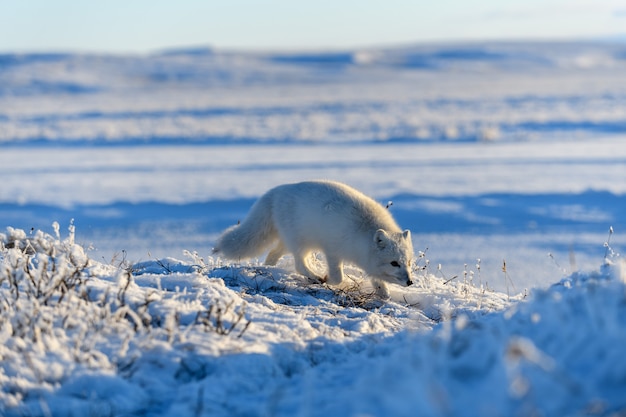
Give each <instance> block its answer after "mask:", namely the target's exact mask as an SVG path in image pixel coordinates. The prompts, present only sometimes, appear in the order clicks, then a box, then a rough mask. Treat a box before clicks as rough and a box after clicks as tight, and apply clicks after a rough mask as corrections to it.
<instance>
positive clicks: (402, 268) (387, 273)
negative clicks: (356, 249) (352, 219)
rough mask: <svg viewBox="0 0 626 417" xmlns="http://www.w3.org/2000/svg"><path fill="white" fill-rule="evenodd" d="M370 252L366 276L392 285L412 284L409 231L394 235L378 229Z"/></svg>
mask: <svg viewBox="0 0 626 417" xmlns="http://www.w3.org/2000/svg"><path fill="white" fill-rule="evenodd" d="M371 251H372V253H371V255H372V256H371V257H370V259H369V263H370V268H369V270H368V271H367V273H368V274H370V275H373V276H375V277H377V278H379V279H382V280H383V281H387V282H389V283H392V284H399V285H403V286H408V285H411V284H412V282H411V261H412V259H413V243H412V242H411V232H410V231H408V230H405V231H404V232H397V233H395V232H387V231H385V230H383V229H378V230H377V231H376V233H374V240H373V242H372V248H371Z"/></svg>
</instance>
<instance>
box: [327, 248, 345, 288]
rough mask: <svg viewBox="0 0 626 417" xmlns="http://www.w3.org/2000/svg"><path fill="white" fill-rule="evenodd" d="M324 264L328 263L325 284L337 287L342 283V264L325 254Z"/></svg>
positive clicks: (339, 260) (337, 259)
mask: <svg viewBox="0 0 626 417" xmlns="http://www.w3.org/2000/svg"><path fill="white" fill-rule="evenodd" d="M326 262H328V276H327V277H326V283H327V284H329V285H339V284H341V282H342V281H343V262H342V261H341V259H339V258H336V257H334V256H332V255H330V256H329V255H327V254H326Z"/></svg>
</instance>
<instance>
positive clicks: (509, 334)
mask: <svg viewBox="0 0 626 417" xmlns="http://www.w3.org/2000/svg"><path fill="white" fill-rule="evenodd" d="M624 48H625V47H624V45H623V44H620V43H608V42H605V43H602V42H595V43H594V42H562V43H524V42H520V43H507V42H500V43H498V42H492V43H485V44H478V43H476V44H458V45H452V44H433V45H419V46H405V47H401V48H378V49H363V50H357V51H342V52H333V53H326V52H319V53H311V52H309V53H297V52H294V53H271V52H264V53H259V52H256V53H251V52H231V51H219V50H206V51H204V52H201V53H199V52H198V51H193V50H192V51H186V50H180V51H167V52H164V53H154V54H151V55H144V56H139V55H125V56H112V55H93V54H5V55H0V161H1V163H0V179H1V180H2V187H0V219H1V220H2V224H0V242H1V243H0V265H1V268H0V293H1V295H2V296H1V297H0V316H1V318H0V339H2V343H1V344H0V381H1V382H0V414H2V415H8V416H11V415H16V416H17V415H42V416H47V415H149V416H162V415H163V416H165V415H172V416H180V415H229V416H230V415H285V416H293V415H311V416H315V415H353V416H361V415H373V416H386V415H395V416H403V415H407V416H408V415H411V416H412V415H432V416H437V415H486V416H488V415H531V414H543V415H584V414H590V415H611V414H615V415H618V414H620V413H624V412H625V410H626V401H625V400H624V398H626V396H625V395H624V393H626V369H625V367H624V365H623V364H624V361H623V360H622V356H623V354H622V350H623V349H621V347H622V346H623V345H624V342H625V340H624V339H625V334H626V332H625V331H624V329H625V328H626V319H625V317H626V312H625V311H624V305H626V303H625V302H624V299H625V297H626V287H625V282H626V272H625V271H626V269H625V267H624V262H623V261H622V258H621V256H620V254H619V253H620V248H622V247H623V246H624V243H626V235H625V234H624V233H623V231H624V230H626V221H625V219H624V212H625V211H624V210H625V208H626V199H625V196H626V185H625V184H626V183H625V182H624V180H623V179H624V178H625V177H626V142H625V141H624V137H625V136H624V134H625V132H626V78H625V75H624V74H626V72H625V70H626V60H625V59H624V56H625V55H624V51H625V49H624ZM312 178H328V179H335V180H340V181H344V182H346V183H349V184H350V185H352V186H354V187H355V188H357V189H360V190H362V191H364V192H365V193H367V194H369V195H372V196H373V197H374V198H376V199H377V200H378V201H381V202H383V203H385V204H386V203H387V202H388V201H392V202H393V204H392V205H391V207H390V210H391V212H392V214H393V215H394V217H395V218H396V219H397V220H398V223H399V224H400V225H401V226H402V227H403V228H409V229H411V231H412V237H413V246H414V248H415V249H416V251H417V252H416V254H415V256H416V265H417V266H416V268H415V270H414V271H413V280H414V282H415V284H414V285H413V286H411V287H407V288H401V287H395V286H392V287H391V298H390V299H389V300H381V299H379V298H377V297H376V296H375V295H374V291H373V288H372V286H371V284H370V282H369V281H368V280H367V279H366V278H365V277H363V273H362V272H361V271H359V270H358V269H356V268H353V267H348V268H347V274H348V276H349V277H350V279H349V280H348V281H347V282H346V283H345V284H344V285H343V286H342V287H339V288H330V287H328V286H324V285H320V284H316V283H311V282H308V280H307V279H306V278H304V277H302V276H300V275H298V274H296V273H295V272H294V267H293V259H292V258H291V257H285V258H284V259H283V260H282V261H281V262H280V264H279V265H278V266H277V267H276V268H267V267H264V266H262V264H261V262H260V261H259V260H256V259H252V260H249V261H245V262H244V263H232V262H229V261H226V260H223V259H219V258H214V257H211V256H208V254H209V253H210V251H211V248H212V245H213V242H214V241H215V238H216V237H217V235H218V233H220V231H222V230H223V229H225V228H226V227H228V226H230V225H232V224H235V223H236V222H237V221H238V220H240V219H242V218H243V217H244V216H245V215H246V213H247V211H248V209H249V208H250V206H251V205H252V204H253V202H254V201H255V199H256V198H258V196H260V195H261V194H262V193H263V192H265V191H266V190H267V189H269V188H271V187H273V186H275V185H277V184H280V183H284V182H294V181H299V180H305V179H312ZM2 231H4V233H2ZM316 262H320V263H321V262H323V260H321V259H316ZM319 267H320V268H321V267H322V265H319Z"/></svg>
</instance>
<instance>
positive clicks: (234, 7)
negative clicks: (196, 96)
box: [0, 0, 626, 52]
mask: <svg viewBox="0 0 626 417" xmlns="http://www.w3.org/2000/svg"><path fill="white" fill-rule="evenodd" d="M624 33H626V2H624V0H413V1H410V0H378V1H377V0H310V1H306V2H304V1H297V0H265V1H262V0H258V1H253V0H218V1H206V0H205V1H201V0H176V1H163V0H110V1H92V0H0V51H50V50H57V51H98V52H149V51H153V50H158V49H162V48H171V47H185V46H202V45H207V46H213V47H217V48H237V49H296V48H298V49H302V48H306V49H317V48H346V47H359V46H377V45H393V44H407V43H414V42H424V41H456V40H484V39H529V38H530V39H537V38H540V39H541V38H543V39H546V38H589V37H607V36H613V35H624Z"/></svg>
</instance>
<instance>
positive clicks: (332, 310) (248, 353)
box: [0, 229, 626, 416]
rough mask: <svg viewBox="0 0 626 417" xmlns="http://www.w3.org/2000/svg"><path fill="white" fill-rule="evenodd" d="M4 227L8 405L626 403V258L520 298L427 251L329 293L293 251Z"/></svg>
mask: <svg viewBox="0 0 626 417" xmlns="http://www.w3.org/2000/svg"><path fill="white" fill-rule="evenodd" d="M0 238H2V242H3V247H4V248H5V249H4V250H3V251H2V254H3V255H2V262H3V265H4V267H3V269H2V275H0V280H1V282H2V287H1V288H0V292H1V293H2V296H3V301H4V302H3V308H2V310H1V314H2V321H1V322H2V323H3V324H2V328H1V331H0V338H2V344H1V346H2V368H0V369H1V371H2V372H1V373H0V377H1V379H2V387H3V388H2V391H0V409H2V411H3V414H4V415H24V414H27V415H49V414H52V415H86V414H88V415H138V414H141V415H172V416H174V415H205V414H206V415H250V414H253V415H285V416H292V415H312V416H315V415H329V414H330V415H397V416H403V415H407V416H408V415H415V414H419V415H433V416H436V415H449V414H453V415H459V414H461V415H462V414H468V413H469V414H472V415H473V414H480V415H511V414H528V413H541V414H547V415H571V414H576V413H582V412H587V411H589V410H593V412H594V413H596V412H597V413H600V414H610V413H614V412H616V413H619V412H623V410H624V407H626V399H625V397H624V395H623V393H624V392H626V391H625V390H626V378H625V375H626V368H625V367H624V366H623V364H624V361H623V360H622V349H621V346H623V343H624V342H626V327H625V326H624V325H625V324H626V322H625V320H624V318H625V317H626V316H625V314H626V311H624V306H625V305H626V303H625V302H624V300H625V298H626V286H625V283H626V272H624V271H626V270H624V269H623V268H624V266H620V263H623V262H622V261H621V258H619V257H616V256H615V255H609V256H608V257H607V263H606V264H605V265H604V267H603V268H602V270H601V272H597V273H590V274H575V275H573V276H570V277H568V278H566V279H563V280H561V281H560V282H558V283H556V284H555V285H553V286H551V287H549V288H548V289H545V290H535V291H533V292H532V294H516V295H513V296H511V295H507V294H503V293H499V292H496V291H493V290H491V289H488V288H486V287H485V286H484V285H480V284H479V282H478V281H479V280H480V278H479V274H480V261H478V263H477V264H476V265H474V266H471V267H470V268H468V270H467V271H466V273H465V274H464V276H461V277H456V278H454V277H449V278H447V277H446V278H444V276H443V273H442V272H441V269H440V267H437V268H436V269H433V268H432V267H429V266H428V261H427V259H426V258H425V256H422V257H421V258H418V262H417V264H418V267H417V268H416V270H415V271H414V280H415V281H416V283H415V285H413V286H411V287H394V288H392V295H391V299H390V300H380V299H378V298H376V297H375V296H374V291H373V288H372V287H371V286H370V285H369V283H368V282H367V280H364V279H363V277H362V276H360V275H359V272H358V271H357V270H349V271H348V276H349V277H350V282H349V283H346V284H344V285H343V286H342V287H340V288H329V287H327V286H325V285H320V284H312V283H309V282H307V280H306V279H305V278H304V277H302V276H300V275H298V274H296V273H293V272H290V270H292V268H291V267H292V266H291V265H289V264H288V261H285V262H287V263H284V264H283V265H279V266H278V267H271V268H268V267H261V266H258V265H256V264H249V265H233V264H222V262H221V261H220V260H219V259H214V258H207V259H206V260H205V259H203V258H201V257H199V256H198V255H197V254H192V253H188V254H187V255H188V260H187V261H180V260H176V259H173V258H165V259H158V260H153V261H146V262H142V263H139V264H126V263H122V264H120V265H119V266H114V265H110V264H103V263H100V262H96V261H93V260H87V258H86V257H85V256H84V252H83V250H82V248H81V247H80V246H78V245H76V244H75V243H73V236H72V232H71V231H70V234H69V237H68V238H65V239H63V240H59V239H58V238H55V237H52V236H50V235H46V234H44V233H42V232H36V233H34V234H33V235H32V236H27V235H26V233H25V232H24V231H20V230H15V229H9V230H7V233H6V234H4V235H2V236H0ZM607 253H609V251H607ZM420 255H423V254H420ZM418 256H419V255H418ZM612 259H613V260H616V261H617V263H615V264H614V263H612V261H611V260H612ZM438 274H439V275H441V276H438ZM589 412H591V411H589Z"/></svg>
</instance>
